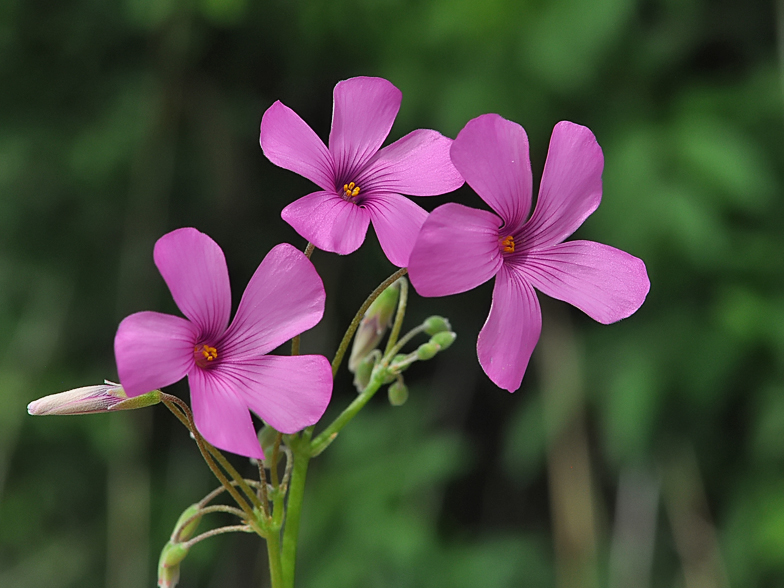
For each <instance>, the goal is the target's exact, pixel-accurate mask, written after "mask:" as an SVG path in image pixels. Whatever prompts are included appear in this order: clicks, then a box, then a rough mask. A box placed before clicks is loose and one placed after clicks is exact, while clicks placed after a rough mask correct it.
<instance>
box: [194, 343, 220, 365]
mask: <svg viewBox="0 0 784 588" xmlns="http://www.w3.org/2000/svg"><path fill="white" fill-rule="evenodd" d="M193 351H194V352H195V353H199V352H200V351H201V355H202V357H203V358H204V359H206V360H207V361H212V360H213V359H218V350H217V349H215V348H214V347H210V346H209V345H202V346H201V349H199V348H198V347H194V348H193Z"/></svg>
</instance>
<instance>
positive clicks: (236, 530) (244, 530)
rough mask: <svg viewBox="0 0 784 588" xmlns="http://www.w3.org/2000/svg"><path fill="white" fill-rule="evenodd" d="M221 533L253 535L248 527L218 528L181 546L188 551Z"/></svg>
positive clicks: (230, 526)
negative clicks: (200, 542)
mask: <svg viewBox="0 0 784 588" xmlns="http://www.w3.org/2000/svg"><path fill="white" fill-rule="evenodd" d="M222 533H253V529H251V528H250V527H249V526H248V525H228V526H226V527H218V528H217V529H211V530H209V531H205V532H204V533H202V534H201V535H196V537H194V538H193V539H191V540H190V541H186V542H185V543H183V544H182V546H183V547H184V548H185V549H190V548H191V547H193V546H194V545H196V544H197V543H198V542H199V541H204V540H205V539H209V538H210V537H214V536H215V535H220V534H222ZM273 586H274V584H273Z"/></svg>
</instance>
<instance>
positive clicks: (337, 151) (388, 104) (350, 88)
mask: <svg viewBox="0 0 784 588" xmlns="http://www.w3.org/2000/svg"><path fill="white" fill-rule="evenodd" d="M402 98H403V95H402V93H401V92H400V90H398V89H397V88H396V87H395V86H393V85H392V84H391V83H390V82H388V81H387V80H385V79H382V78H368V77H359V78H351V79H349V80H343V81H342V82H338V84H337V85H336V86H335V91H334V100H335V102H334V106H333V110H332V130H331V131H330V133H329V150H330V151H331V152H332V156H333V157H334V158H335V169H336V174H335V176H336V177H337V178H338V179H340V180H341V181H342V179H343V178H344V177H348V175H350V174H352V173H354V172H356V171H357V170H359V168H360V167H362V166H363V165H364V164H365V163H367V161H368V160H369V159H370V158H371V157H372V156H373V155H374V154H375V153H376V151H378V149H379V148H380V147H381V145H382V143H383V142H384V139H386V138H387V135H388V134H389V131H390V130H391V129H392V123H394V122H395V117H396V116H397V112H398V110H400V102H401V100H402ZM349 179H353V178H349ZM360 185H361V184H360Z"/></svg>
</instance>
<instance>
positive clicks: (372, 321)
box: [348, 278, 405, 372]
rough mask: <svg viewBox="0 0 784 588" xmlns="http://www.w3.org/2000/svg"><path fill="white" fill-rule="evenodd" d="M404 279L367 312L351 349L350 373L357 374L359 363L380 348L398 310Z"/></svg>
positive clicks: (383, 294) (393, 284)
mask: <svg viewBox="0 0 784 588" xmlns="http://www.w3.org/2000/svg"><path fill="white" fill-rule="evenodd" d="M404 279H405V278H400V279H398V280H397V281H395V282H394V283H392V284H391V285H390V286H389V287H387V289H386V290H384V291H383V292H382V293H381V294H379V296H378V298H376V299H375V300H374V301H373V303H372V304H371V305H370V306H369V307H368V309H367V310H366V311H365V314H364V316H363V317H362V321H361V322H360V323H359V328H358V329H357V334H356V335H355V336H354V344H353V345H352V347H351V356H350V357H349V359H348V369H349V371H351V372H356V369H357V366H358V365H359V363H360V362H361V361H362V360H363V359H364V358H365V357H367V356H368V354H370V353H371V352H372V351H373V350H374V349H375V348H376V347H378V344H379V343H380V342H381V339H383V338H384V334H385V333H386V332H387V329H388V328H389V325H391V324H392V317H393V316H394V315H395V308H397V299H398V296H399V294H400V280H404Z"/></svg>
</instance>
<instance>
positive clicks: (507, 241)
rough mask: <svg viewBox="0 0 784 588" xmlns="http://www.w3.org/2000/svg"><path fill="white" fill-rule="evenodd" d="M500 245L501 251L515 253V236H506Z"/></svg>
mask: <svg viewBox="0 0 784 588" xmlns="http://www.w3.org/2000/svg"><path fill="white" fill-rule="evenodd" d="M499 247H500V248H501V251H503V252H504V253H514V250H515V242H514V237H513V236H512V235H509V236H507V237H504V238H503V239H501V242H500V244H499Z"/></svg>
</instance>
